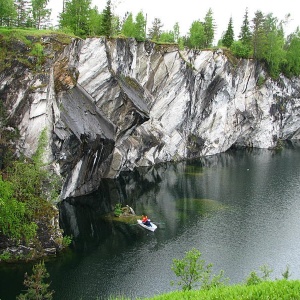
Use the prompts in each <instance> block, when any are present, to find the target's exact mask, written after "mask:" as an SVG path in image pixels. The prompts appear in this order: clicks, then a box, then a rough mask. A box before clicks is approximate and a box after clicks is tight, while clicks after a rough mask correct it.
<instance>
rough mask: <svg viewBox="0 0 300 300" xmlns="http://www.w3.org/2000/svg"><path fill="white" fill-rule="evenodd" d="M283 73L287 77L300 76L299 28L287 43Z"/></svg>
mask: <svg viewBox="0 0 300 300" xmlns="http://www.w3.org/2000/svg"><path fill="white" fill-rule="evenodd" d="M283 72H284V74H285V75H287V76H289V77H291V76H299V75H300V31H299V28H297V30H296V31H295V32H294V33H293V34H291V35H290V36H289V38H288V41H287V43H286V54H285V60H284V62H283Z"/></svg>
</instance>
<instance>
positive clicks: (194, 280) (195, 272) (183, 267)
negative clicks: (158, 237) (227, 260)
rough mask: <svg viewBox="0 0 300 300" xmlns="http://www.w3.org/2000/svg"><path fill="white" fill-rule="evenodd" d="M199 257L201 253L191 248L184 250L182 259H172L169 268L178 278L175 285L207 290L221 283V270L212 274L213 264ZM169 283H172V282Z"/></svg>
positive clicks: (188, 288) (187, 288) (189, 288)
mask: <svg viewBox="0 0 300 300" xmlns="http://www.w3.org/2000/svg"><path fill="white" fill-rule="evenodd" d="M200 258H201V253H200V252H199V251H198V250H197V249H195V248H193V249H192V250H190V251H188V252H186V255H185V257H184V258H183V259H173V264H172V267H171V269H172V271H173V272H174V273H175V275H176V276H177V277H178V278H179V279H178V281H177V285H179V286H181V287H182V290H183V291H189V290H191V289H193V288H194V287H195V286H200V287H201V288H202V289H206V290H209V289H211V288H213V287H217V286H221V285H223V271H221V272H220V273H219V274H218V275H212V266H213V265H212V264H206V262H205V260H203V259H200ZM225 281H226V280H225ZM171 284H172V285H173V284H174V282H171Z"/></svg>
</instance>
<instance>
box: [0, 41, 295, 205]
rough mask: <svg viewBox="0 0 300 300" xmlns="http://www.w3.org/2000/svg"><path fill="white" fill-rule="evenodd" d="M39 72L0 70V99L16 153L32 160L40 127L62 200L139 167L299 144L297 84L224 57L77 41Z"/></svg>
mask: <svg viewBox="0 0 300 300" xmlns="http://www.w3.org/2000/svg"><path fill="white" fill-rule="evenodd" d="M44 68H45V75H41V74H33V73H32V72H29V71H28V70H24V69H22V70H21V69H20V68H19V67H18V66H15V68H13V70H12V72H9V73H8V72H4V73H2V74H1V75H0V96H1V97H2V98H5V103H6V106H7V108H8V110H9V118H10V119H11V120H12V121H13V122H12V123H13V124H14V125H15V126H17V127H18V129H19V131H20V134H21V139H20V140H19V142H18V145H17V146H18V149H19V151H21V152H24V153H25V154H26V155H29V156H30V155H31V154H32V153H33V152H34V150H35V149H36V146H37V140H38V136H39V134H40V132H41V130H42V129H43V128H45V127H46V128H47V130H48V136H49V137H50V138H49V148H48V153H47V157H46V158H45V160H47V161H52V165H53V167H54V168H55V170H56V171H57V173H59V174H60V175H62V177H63V178H64V185H63V188H62V192H61V198H62V199H65V198H67V197H70V196H79V195H84V194H87V193H90V192H92V191H94V190H96V189H97V187H98V186H99V182H100V181H101V178H114V177H117V176H118V175H119V173H120V172H121V171H124V170H132V169H134V168H135V167H138V166H149V165H153V164H156V163H160V162H165V161H172V160H175V161H176V160H183V159H186V158H193V157H201V156H208V155H213V154H216V153H220V152H224V151H226V150H228V149H229V148H230V147H232V146H237V147H258V148H274V147H276V146H277V145H278V143H279V142H280V141H281V140H286V139H290V140H291V139H299V135H300V79H299V78H293V79H287V78H285V77H280V78H279V79H278V80H276V81H274V80H271V79H270V78H269V77H268V76H267V74H266V73H265V71H264V69H263V68H262V65H260V64H258V63H257V62H255V61H253V60H236V61H235V63H234V64H233V63H232V62H231V61H229V59H228V58H227V56H226V55H225V54H224V53H223V51H222V50H218V51H192V50H185V51H179V50H178V49H177V47H176V46H174V45H156V44H154V43H151V42H136V41H135V40H133V39H110V40H107V39H104V38H90V39H86V40H79V39H75V40H74V41H73V42H72V43H71V44H70V45H69V46H67V47H66V48H65V49H64V51H63V52H62V53H60V54H59V55H56V56H55V58H54V59H53V61H52V63H51V64H49V65H48V66H45V67H44ZM20 71H22V73H20ZM262 78H264V79H265V80H264V81H263V82H262V83H260V82H261V79H262Z"/></svg>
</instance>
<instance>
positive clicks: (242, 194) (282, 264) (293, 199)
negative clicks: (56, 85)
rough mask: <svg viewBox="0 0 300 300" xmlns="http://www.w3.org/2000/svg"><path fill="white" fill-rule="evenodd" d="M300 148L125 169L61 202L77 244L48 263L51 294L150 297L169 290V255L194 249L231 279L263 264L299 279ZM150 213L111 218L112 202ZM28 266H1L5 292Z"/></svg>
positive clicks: (15, 288) (12, 292)
mask: <svg viewBox="0 0 300 300" xmlns="http://www.w3.org/2000/svg"><path fill="white" fill-rule="evenodd" d="M299 167H300V146H297V145H296V144H293V145H292V144H289V145H288V146H287V148H284V149H283V150H282V151H277V152H275V151H270V150H259V149H253V150H235V151H233V150H232V151H229V152H227V153H223V154H220V155H215V156H211V157H207V158H203V159H199V160H193V161H186V162H180V163H176V164H175V163H166V164H161V165H158V166H154V167H151V168H141V169H139V170H136V171H134V172H131V173H124V174H122V176H121V177H120V178H119V179H118V180H108V181H105V182H103V183H102V185H101V186H100V188H99V190H98V191H97V192H95V193H93V194H92V195H89V196H86V197H80V198H76V199H69V200H68V201H64V202H63V203H62V204H61V206H60V210H61V224H62V226H63V227H64V229H65V232H66V234H68V235H72V236H73V243H72V248H71V251H69V252H68V253H65V254H63V255H60V256H59V257H58V258H55V259H52V260H50V261H47V262H46V267H47V269H48V271H49V273H50V277H51V281H52V283H51V288H52V289H54V290H55V294H54V299H59V300H60V299H64V300H71V299H72V300H73V299H96V298H97V297H98V299H107V298H108V297H109V296H110V295H124V296H127V297H131V298H135V297H146V296H153V295H155V294H159V293H161V292H168V291H171V290H174V289H175V288H177V287H172V286H171V285H170V281H172V280H176V277H175V275H174V274H173V272H172V271H171V264H172V260H173V258H182V257H183V256H184V254H185V252H186V251H189V250H191V249H192V248H197V249H199V250H200V252H201V253H202V258H203V259H205V260H206V262H207V263H212V264H213V271H214V273H217V272H219V271H220V270H224V272H225V276H226V277H229V278H230V283H231V284H234V283H238V282H242V281H244V280H245V278H246V277H247V276H248V275H249V274H250V272H251V271H253V270H255V271H258V272H259V268H260V267H261V266H262V265H268V266H269V267H270V268H272V269H273V273H272V274H271V277H272V278H282V275H281V274H282V273H283V272H284V271H285V270H286V267H287V266H289V268H290V271H291V274H292V276H291V278H298V279H300V180H299V179H300V168H299ZM118 202H120V203H122V205H126V204H128V205H130V206H131V207H132V208H133V209H134V210H135V212H136V213H137V214H139V215H141V214H143V213H146V214H147V215H148V216H149V217H150V218H151V219H152V221H153V222H156V223H157V225H158V229H157V230H156V231H155V232H154V233H152V232H149V231H146V230H145V229H143V228H141V227H139V226H137V225H129V224H123V223H120V222H108V221H106V220H105V219H103V214H105V213H106V212H108V211H110V210H111V208H113V207H114V205H115V204H116V203H118ZM31 268H32V265H29V264H21V265H9V266H5V267H4V266H0V299H2V300H6V299H15V296H16V295H18V294H19V293H20V291H21V289H22V282H23V276H24V273H25V272H26V271H28V272H30V270H31Z"/></svg>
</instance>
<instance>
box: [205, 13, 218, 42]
mask: <svg viewBox="0 0 300 300" xmlns="http://www.w3.org/2000/svg"><path fill="white" fill-rule="evenodd" d="M203 28H204V34H205V40H204V47H211V46H212V44H213V41H214V37H215V24H214V19H213V12H212V10H211V8H210V9H209V10H208V12H207V13H206V15H205V18H204V23H203Z"/></svg>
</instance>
